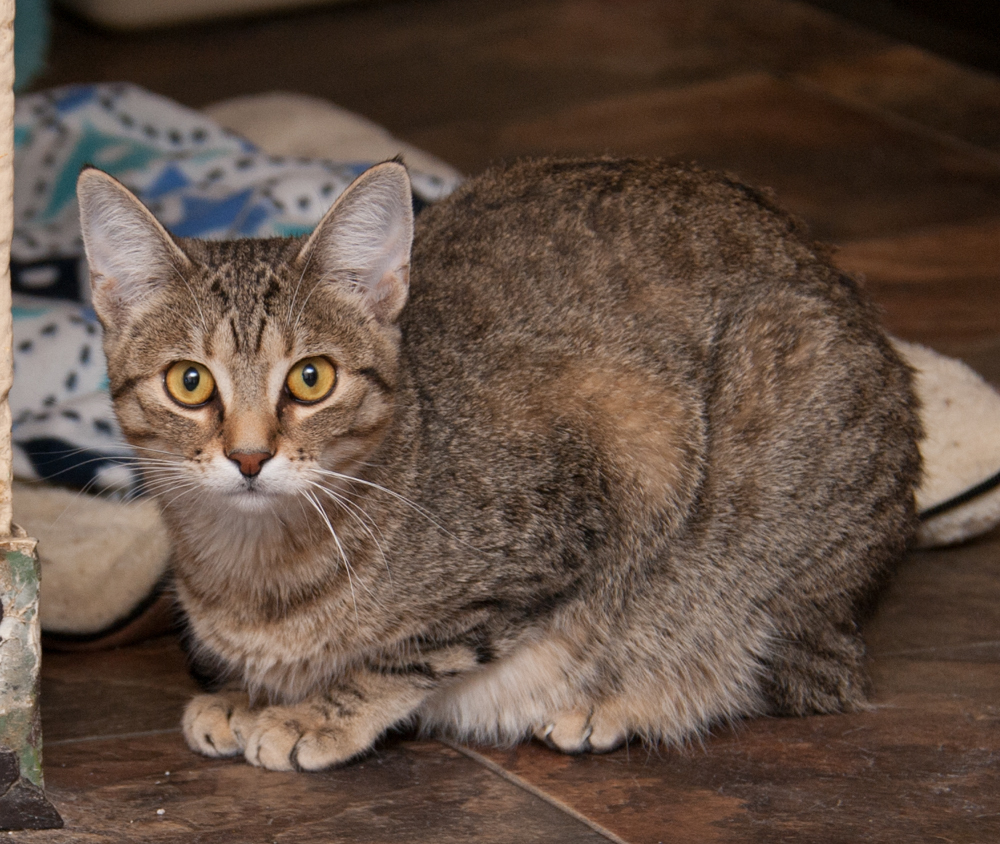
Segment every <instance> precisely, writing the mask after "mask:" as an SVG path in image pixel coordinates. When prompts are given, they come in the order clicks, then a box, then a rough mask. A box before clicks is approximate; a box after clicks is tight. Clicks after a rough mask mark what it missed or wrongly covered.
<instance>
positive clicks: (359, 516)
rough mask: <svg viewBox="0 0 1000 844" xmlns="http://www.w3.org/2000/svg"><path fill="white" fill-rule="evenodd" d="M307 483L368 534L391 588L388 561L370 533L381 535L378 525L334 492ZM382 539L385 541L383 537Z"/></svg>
mask: <svg viewBox="0 0 1000 844" xmlns="http://www.w3.org/2000/svg"><path fill="white" fill-rule="evenodd" d="M308 483H309V485H310V486H313V487H315V488H316V489H318V490H320V491H321V492H323V493H325V494H326V495H328V496H329V497H330V498H331V499H332V500H333V501H334V502H335V503H337V504H339V505H340V506H341V507H343V508H344V512H345V513H347V515H349V516H351V517H352V518H353V519H354V520H355V521H356V522H357V523H358V525H360V527H361V529H362V530H363V531H364V532H365V533H367V534H368V536H369V538H370V539H371V541H372V542H373V543H374V544H375V547H376V548H377V549H378V553H379V556H380V557H381V558H382V564H383V565H384V566H385V572H386V574H387V575H388V577H389V586H390V587H392V570H391V569H390V568H389V560H388V559H387V558H386V556H385V551H384V549H383V548H382V543H381V542H379V541H378V538H377V537H376V536H375V534H374V533H373V532H372V528H374V529H375V530H377V531H378V532H379V534H380V535H381V533H382V531H381V530H379V526H378V523H377V522H376V521H375V520H374V519H372V518H371V516H369V515H368V514H367V513H366V512H365V511H364V510H362V509H361V508H360V507H359V506H358V505H357V504H355V503H354V502H353V501H350V500H348V499H347V498H346V497H345V496H343V495H340V494H339V493H337V492H335V491H334V490H332V489H328V488H327V487H325V486H323V485H322V484H320V483H317V482H315V481H309V482H308ZM369 525H371V527H369ZM382 538H383V539H385V537H384V536H383V537H382Z"/></svg>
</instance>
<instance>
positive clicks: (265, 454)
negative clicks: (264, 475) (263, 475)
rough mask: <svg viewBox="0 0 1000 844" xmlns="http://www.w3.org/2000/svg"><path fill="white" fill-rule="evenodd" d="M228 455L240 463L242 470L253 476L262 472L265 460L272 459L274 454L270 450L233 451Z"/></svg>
mask: <svg viewBox="0 0 1000 844" xmlns="http://www.w3.org/2000/svg"><path fill="white" fill-rule="evenodd" d="M226 457H228V458H229V459H230V460H232V461H233V463H236V464H238V465H239V467H240V472H242V473H243V474H244V475H246V476H247V477H248V478H252V477H253V476H254V475H256V474H258V473H259V472H260V467H261V466H262V465H263V463H264V461H265V460H270V459H271V458H272V457H274V455H273V454H271V452H269V451H231V452H229V454H227V455H226Z"/></svg>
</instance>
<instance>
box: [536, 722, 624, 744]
mask: <svg viewBox="0 0 1000 844" xmlns="http://www.w3.org/2000/svg"><path fill="white" fill-rule="evenodd" d="M535 738H537V739H538V740H539V741H542V742H545V744H547V745H548V746H549V747H551V748H552V749H553V750H558V751H560V752H562V753H570V754H579V753H610V752H611V751H612V750H615V749H617V748H619V747H621V745H623V744H624V743H625V733H624V732H623V731H621V730H619V729H617V728H616V727H614V726H611V725H610V724H604V723H602V721H601V719H600V718H598V717H596V715H595V714H594V713H591V714H589V715H588V714H585V713H583V712H563V713H561V714H560V715H558V716H557V717H556V718H555V719H554V720H552V721H550V722H549V723H547V724H544V725H543V726H541V727H538V728H536V729H535Z"/></svg>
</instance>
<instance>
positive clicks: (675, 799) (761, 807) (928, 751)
mask: <svg viewBox="0 0 1000 844" xmlns="http://www.w3.org/2000/svg"><path fill="white" fill-rule="evenodd" d="M962 676H963V677H964V676H965V675H964V674H963V675H962ZM991 691H992V692H994V693H995V692H996V691H997V683H996V682H995V681H994V682H993V683H992V688H991ZM929 697H930V696H929V695H927V694H921V695H917V696H915V697H911V698H909V699H907V700H903V699H902V697H901V696H900V695H896V696H895V697H892V698H890V701H891V702H890V703H886V704H884V705H883V706H881V707H879V708H878V709H876V710H875V711H873V712H866V713H860V714H856V715H837V716H821V717H813V718H798V719H795V718H787V719H785V718H781V719H756V720H754V721H749V722H747V723H745V724H741V725H739V726H738V728H737V729H736V730H735V731H721V732H720V733H719V734H718V735H716V736H714V737H710V738H708V739H706V741H705V744H704V747H694V748H690V749H687V750H659V751H657V752H654V753H649V752H647V751H646V750H644V749H641V748H631V749H630V750H629V751H628V753H626V752H625V751H618V752H616V753H614V754H610V755H609V756H605V757H592V758H567V757H563V756H560V755H558V754H556V753H554V752H552V751H549V750H548V749H547V748H544V747H541V746H539V745H537V744H531V745H525V746H522V747H518V748H515V749H513V750H510V751H497V750H476V751H472V753H474V754H475V755H477V756H478V755H481V756H482V757H483V758H485V759H486V760H487V761H488V762H489V763H491V764H493V765H496V766H499V767H500V768H502V769H503V770H505V771H507V772H509V775H510V776H512V777H513V778H515V780H523V781H524V782H526V783H528V784H529V785H530V786H531V787H533V788H537V789H539V790H541V791H544V792H546V793H547V794H550V795H552V796H553V797H555V798H556V799H558V800H561V801H563V802H565V803H566V804H568V805H569V806H570V807H572V808H573V809H575V810H576V811H578V812H580V813H582V814H585V815H586V816H588V817H590V818H591V819H593V820H594V821H596V822H597V823H599V824H601V825H602V826H604V827H606V828H607V829H609V830H611V831H612V832H613V833H615V834H616V835H618V836H620V837H621V838H623V839H625V840H627V841H629V842H635V844H640V843H641V844H656V842H662V841H698V842H727V844H728V843H731V844H736V842H761V844H764V842H775V841H781V842H803V844H827V842H831V843H832V842H844V844H847V842H851V844H855V842H861V841H864V842H886V844H898V842H909V841H930V840H950V841H970V842H971V841H983V842H985V841H993V840H997V838H998V837H1000V797H998V795H997V793H996V789H995V787H994V783H995V780H996V777H997V775H998V774H1000V770H998V768H1000V764H998V761H997V749H998V745H1000V741H998V738H997V725H998V716H997V710H996V708H995V707H994V708H993V709H992V710H988V709H987V708H986V706H985V705H982V704H978V703H976V704H973V705H966V706H964V707H962V706H959V705H957V704H956V703H955V702H954V701H953V700H945V701H944V702H943V704H942V706H941V707H940V708H939V709H936V710H935V709H934V708H933V707H932V706H931V705H930V702H929ZM994 700H995V698H994ZM938 837H940V838H938Z"/></svg>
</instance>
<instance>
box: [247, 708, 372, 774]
mask: <svg viewBox="0 0 1000 844" xmlns="http://www.w3.org/2000/svg"><path fill="white" fill-rule="evenodd" d="M374 738H375V737H374V736H373V735H371V732H370V730H367V729H364V725H363V723H358V722H357V721H356V720H355V719H341V718H337V717H336V715H334V714H333V713H331V711H330V709H329V708H328V707H326V706H323V705H321V704H313V703H302V704H298V705H296V706H269V707H267V708H266V709H263V710H261V711H260V712H259V713H258V714H257V717H256V718H255V719H254V723H253V727H252V729H251V730H250V731H249V733H248V735H247V741H246V747H245V749H244V753H245V755H246V758H247V761H248V762H250V764H252V765H257V766H258V767H261V768H267V769H268V770H271V771H321V770H323V769H324V768H329V767H331V766H332V765H338V764H340V763H342V762H346V761H347V760H348V759H350V758H351V757H353V756H357V755H358V754H359V753H363V752H364V751H365V750H367V749H368V748H369V747H370V746H371V744H372V742H373V741H374Z"/></svg>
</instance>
